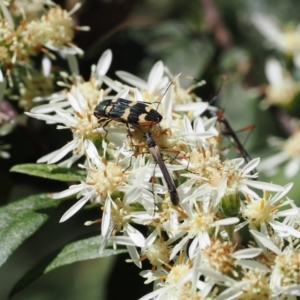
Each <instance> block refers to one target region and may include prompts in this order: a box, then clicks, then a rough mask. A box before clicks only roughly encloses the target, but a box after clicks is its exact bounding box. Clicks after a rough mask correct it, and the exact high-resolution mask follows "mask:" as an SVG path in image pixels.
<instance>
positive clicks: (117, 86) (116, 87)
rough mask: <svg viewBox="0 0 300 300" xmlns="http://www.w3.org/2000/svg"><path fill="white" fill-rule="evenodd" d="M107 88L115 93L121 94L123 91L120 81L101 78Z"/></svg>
mask: <svg viewBox="0 0 300 300" xmlns="http://www.w3.org/2000/svg"><path fill="white" fill-rule="evenodd" d="M100 79H101V80H102V81H103V82H104V83H105V84H106V85H107V86H109V87H110V88H112V89H113V90H114V91H116V92H119V91H121V90H122V89H123V87H122V85H121V83H120V82H118V81H114V80H112V79H110V78H109V77H107V76H101V78H100Z"/></svg>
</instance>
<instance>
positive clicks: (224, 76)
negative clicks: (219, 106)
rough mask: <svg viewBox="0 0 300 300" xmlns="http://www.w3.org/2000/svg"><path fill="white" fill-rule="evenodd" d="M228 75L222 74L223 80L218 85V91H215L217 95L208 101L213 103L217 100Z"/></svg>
mask: <svg viewBox="0 0 300 300" xmlns="http://www.w3.org/2000/svg"><path fill="white" fill-rule="evenodd" d="M226 78H227V77H226V75H223V76H222V78H221V82H220V84H219V87H218V89H217V92H216V93H215V95H214V96H213V97H212V98H211V99H210V100H209V101H208V103H209V104H210V105H211V104H213V103H214V102H216V100H217V98H218V96H219V94H220V91H221V89H222V88H223V86H224V83H225V81H226Z"/></svg>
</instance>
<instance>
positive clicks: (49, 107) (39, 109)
mask: <svg viewBox="0 0 300 300" xmlns="http://www.w3.org/2000/svg"><path fill="white" fill-rule="evenodd" d="M67 106H70V104H69V103H68V102H67V101H64V102H60V103H55V104H53V103H50V104H42V105H39V106H36V107H33V108H32V109H31V110H30V112H31V113H39V114H47V113H50V112H54V111H55V110H57V109H60V108H65V107H67Z"/></svg>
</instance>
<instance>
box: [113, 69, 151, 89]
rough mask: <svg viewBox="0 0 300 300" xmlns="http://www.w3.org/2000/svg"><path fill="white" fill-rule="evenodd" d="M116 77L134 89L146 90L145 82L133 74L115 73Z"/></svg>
mask: <svg viewBox="0 0 300 300" xmlns="http://www.w3.org/2000/svg"><path fill="white" fill-rule="evenodd" d="M116 75H117V76H118V77H120V78H121V79H123V80H124V81H125V82H127V83H129V84H131V85H132V86H134V87H137V88H140V89H142V90H146V89H147V82H146V81H145V80H143V79H141V78H139V77H137V76H135V75H133V74H130V73H128V72H125V71H117V72H116Z"/></svg>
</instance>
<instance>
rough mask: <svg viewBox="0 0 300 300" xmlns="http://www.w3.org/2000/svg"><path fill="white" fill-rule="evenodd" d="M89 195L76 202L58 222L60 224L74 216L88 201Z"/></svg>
mask: <svg viewBox="0 0 300 300" xmlns="http://www.w3.org/2000/svg"><path fill="white" fill-rule="evenodd" d="M90 196H91V195H89V194H88V195H86V196H84V197H83V198H82V199H80V200H79V201H77V202H76V203H75V204H74V205H73V206H72V207H71V208H70V209H68V210H67V211H66V212H65V213H64V215H63V216H62V217H61V219H60V220H59V222H60V223H62V222H64V221H66V220H68V219H69V218H70V217H72V216H73V215H74V214H76V213H77V212H78V211H79V210H80V208H81V207H83V206H84V205H85V204H86V203H87V202H88V201H89V200H90Z"/></svg>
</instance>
